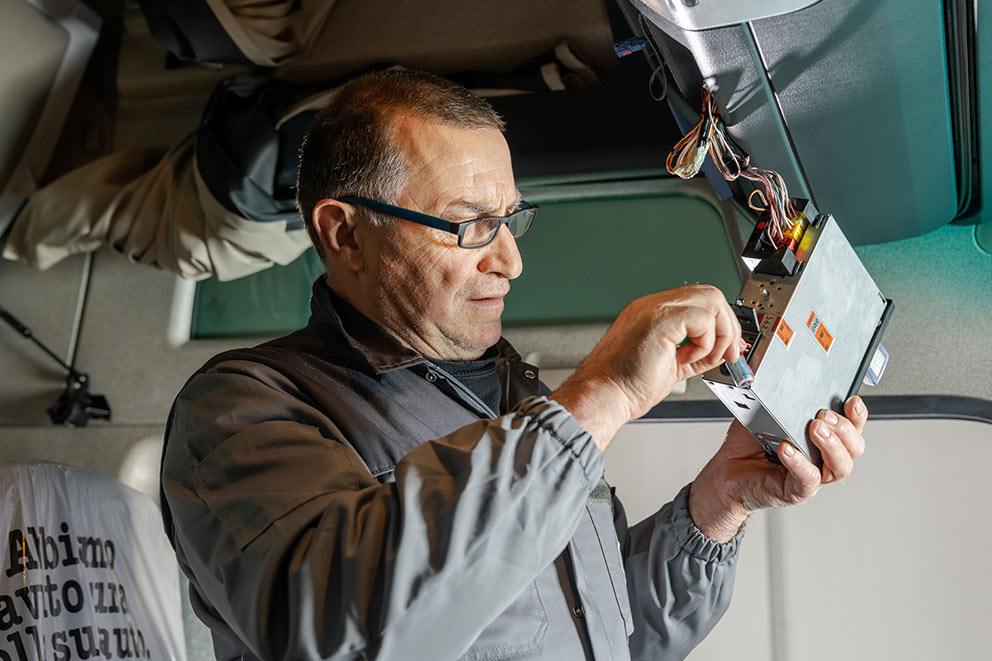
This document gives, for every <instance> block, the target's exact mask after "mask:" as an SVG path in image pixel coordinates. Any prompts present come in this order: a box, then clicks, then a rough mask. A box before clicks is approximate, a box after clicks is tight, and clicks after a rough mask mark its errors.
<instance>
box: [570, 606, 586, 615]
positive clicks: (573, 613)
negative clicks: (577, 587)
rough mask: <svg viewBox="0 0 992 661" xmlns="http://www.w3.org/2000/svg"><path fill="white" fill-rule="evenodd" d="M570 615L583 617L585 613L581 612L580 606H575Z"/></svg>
mask: <svg viewBox="0 0 992 661" xmlns="http://www.w3.org/2000/svg"><path fill="white" fill-rule="evenodd" d="M572 615H574V616H575V617H582V616H583V615H585V613H584V612H582V606H576V607H575V608H573V609H572Z"/></svg>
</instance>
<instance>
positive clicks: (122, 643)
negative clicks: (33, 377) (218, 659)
mask: <svg viewBox="0 0 992 661" xmlns="http://www.w3.org/2000/svg"><path fill="white" fill-rule="evenodd" d="M0 535H2V537H0V559H2V562H0V661H73V660H75V659H94V660H97V659H106V660H107V661H109V660H111V659H153V660H162V661H166V660H168V661H185V659H186V653H185V641H184V637H183V628H182V612H181V606H180V593H179V575H178V569H177V565H176V560H175V555H174V554H173V551H172V548H171V547H170V546H169V542H168V540H167V539H166V537H165V533H164V531H163V530H162V521H161V515H160V513H159V510H158V507H157V506H156V505H155V503H154V502H153V501H152V500H151V499H150V498H148V497H147V496H146V495H144V494H142V493H139V492H137V491H135V490H133V489H131V488H129V487H127V486H125V485H124V484H121V483H120V482H118V481H116V480H113V479H111V478H108V477H104V476H101V475H96V474H94V473H89V472H86V471H82V470H78V469H75V468H70V467H68V466H61V465H58V464H48V463H26V462H15V461H9V460H4V459H0Z"/></svg>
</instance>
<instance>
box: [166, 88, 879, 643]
mask: <svg viewBox="0 0 992 661" xmlns="http://www.w3.org/2000/svg"><path fill="white" fill-rule="evenodd" d="M502 129H503V126H502V123H501V121H500V119H499V118H498V116H497V115H496V114H495V113H494V112H493V110H492V109H491V108H490V107H489V106H488V104H486V103H485V102H484V101H482V100H481V99H478V98H476V97H474V96H472V95H471V94H469V93H468V92H467V91H466V90H464V89H462V88H460V87H458V86H456V85H453V84H451V83H448V82H446V81H444V80H441V79H438V78H436V77H434V76H431V75H428V74H423V73H416V72H408V71H407V72H383V73H375V74H370V75H366V76H364V77H361V78H358V79H356V80H354V81H352V82H350V83H349V84H347V85H346V86H344V87H343V88H342V89H341V90H340V92H339V93H338V94H337V95H336V96H335V98H334V100H333V101H332V102H331V103H330V105H329V106H328V107H327V108H326V109H325V110H324V111H323V112H322V113H321V114H320V115H319V116H318V118H317V119H316V121H315V122H314V125H313V127H312V128H311V130H310V133H309V135H308V136H307V139H306V143H305V145H304V148H303V151H302V155H301V162H300V174H299V188H298V199H299V205H300V209H301V213H302V214H303V217H304V219H305V220H306V222H307V224H308V227H309V230H310V233H311V237H312V239H313V242H314V246H315V247H316V249H317V251H318V253H319V254H320V256H321V257H322V259H323V261H324V263H325V265H326V268H327V274H326V277H322V278H320V279H319V280H318V281H317V282H316V283H315V284H314V287H313V298H312V315H311V318H310V322H309V324H308V326H307V327H306V328H304V329H302V330H300V331H297V332H296V333H293V334H292V335H289V336H287V337H284V338H281V339H279V340H275V341H273V342H268V343H266V344H263V345H261V346H258V347H255V348H253V349H243V350H238V351H231V352H227V353H224V354H221V355H220V356H217V357H216V358H214V359H213V360H211V361H210V362H209V363H207V365H205V366H204V367H203V368H201V370H200V371H199V372H197V373H196V374H195V375H194V376H193V377H192V378H191V379H190V381H189V382H188V383H187V384H186V386H185V387H184V389H183V391H182V393H181V394H180V395H179V397H178V399H177V400H176V403H175V406H174V407H173V411H172V415H171V416H170V424H169V431H168V433H167V446H166V449H165V452H164V457H163V468H162V490H163V498H162V503H163V509H164V515H165V520H166V528H167V531H168V533H169V535H170V537H171V539H172V541H173V544H174V546H175V548H176V553H177V555H178V557H179V561H180V564H181V566H182V568H183V571H184V572H185V573H186V574H187V576H189V578H190V583H191V586H190V596H191V598H192V600H193V605H194V607H195V609H196V612H197V613H198V615H199V616H200V618H201V619H203V620H204V622H206V623H207V625H209V626H210V628H211V629H212V630H213V635H214V645H215V652H216V654H217V657H218V658H219V659H242V658H264V659H318V658H319V659H331V658H333V659H371V658H380V659H425V660H437V659H458V658H465V659H503V658H507V659H509V658H512V659H568V660H573V659H627V658H631V657H633V658H640V659H661V658H665V659H668V658H682V657H684V656H685V655H686V654H687V653H688V652H689V650H690V649H692V647H693V646H694V645H695V644H697V643H698V642H699V641H700V640H701V639H702V638H703V636H705V635H706V634H707V633H708V632H709V631H710V629H712V627H713V625H714V624H715V623H716V621H717V620H718V619H719V617H720V616H721V615H722V613H723V612H724V610H725V609H726V607H727V605H728V603H729V600H730V595H731V591H732V586H733V576H734V567H735V562H736V556H737V549H738V545H739V543H740V539H741V536H742V534H743V532H742V531H743V524H744V522H745V520H746V519H747V517H748V514H749V513H750V511H751V510H753V509H754V508H757V507H773V506H778V505H782V504H787V503H797V502H800V501H803V500H805V499H807V498H809V497H810V496H812V495H813V494H814V493H815V492H816V491H817V489H818V488H819V487H820V485H821V484H823V483H826V482H830V481H834V480H839V479H842V478H844V477H845V476H847V474H848V473H849V472H850V471H851V468H852V464H853V460H854V458H855V457H857V456H858V455H860V454H861V452H862V451H863V448H864V441H863V438H862V435H861V428H862V426H863V424H864V421H865V419H866V415H867V412H866V411H865V409H864V406H863V404H862V403H861V401H860V400H858V399H857V398H854V399H853V400H852V401H850V402H848V403H847V408H846V412H847V417H840V416H836V415H834V414H833V413H829V412H824V413H822V414H821V415H820V416H818V419H817V420H815V421H813V422H812V424H811V425H810V430H811V439H812V441H813V442H814V443H815V444H816V445H817V446H818V447H819V448H820V449H821V451H822V453H823V457H824V462H825V463H824V469H823V471H822V473H821V471H819V470H817V468H816V467H815V466H813V465H812V464H810V463H809V462H807V461H806V460H805V459H804V458H803V457H802V456H801V455H800V453H798V452H796V451H795V450H794V449H793V448H792V447H791V446H790V445H788V444H783V445H782V446H781V447H780V450H779V458H780V460H781V463H782V465H781V466H776V465H773V464H771V463H769V462H767V461H766V460H765V459H764V457H763V454H762V452H761V450H760V448H759V447H758V445H757V444H756V443H755V442H754V440H753V439H752V438H751V437H750V436H749V435H748V434H747V432H746V431H745V430H743V428H741V427H739V426H736V425H734V426H731V428H730V431H729V432H728V434H727V438H726V441H725V442H724V444H723V446H722V447H721V448H720V450H719V451H718V452H717V454H716V455H715V456H714V457H713V459H712V460H711V461H710V462H709V463H708V464H707V465H706V467H705V468H704V469H703V470H702V472H701V473H700V474H699V476H698V477H697V478H696V480H695V481H694V482H693V483H692V484H691V485H689V486H687V487H686V488H684V489H683V490H682V491H681V492H680V493H679V494H678V495H676V496H675V498H674V500H673V501H672V502H671V503H670V504H668V505H665V506H664V507H662V508H661V509H660V510H659V511H658V512H657V513H656V514H655V515H653V516H651V517H649V518H648V519H647V520H645V521H643V522H641V523H639V524H637V525H636V526H633V527H628V526H627V523H626V521H625V519H624V516H623V511H622V509H621V508H620V505H619V503H618V502H617V501H616V499H615V498H613V496H612V492H611V489H610V488H609V487H608V486H607V485H606V483H605V482H604V481H603V458H602V451H603V450H605V449H606V447H607V446H608V445H609V443H610V441H611V440H612V438H613V436H614V434H615V433H616V431H617V430H618V429H619V428H620V426H621V425H623V424H624V423H626V422H627V421H629V420H632V419H634V418H637V417H639V416H640V415H643V414H644V413H645V412H646V411H647V410H648V409H649V408H650V407H651V406H653V405H654V404H655V403H657V402H658V401H660V400H661V399H662V398H663V397H665V395H667V394H668V392H669V391H670V389H671V387H672V385H673V384H674V383H675V382H676V381H678V380H680V379H684V378H687V377H690V376H693V375H695V374H698V373H699V372H702V371H703V370H705V369H708V368H710V367H712V366H715V365H718V364H720V363H721V362H722V361H724V360H731V359H734V358H735V357H736V356H737V355H738V352H739V350H740V348H741V347H740V343H741V340H740V328H739V327H738V325H737V322H736V320H735V318H734V315H733V314H732V312H731V310H730V308H729V307H728V305H727V303H726V301H724V299H723V297H722V296H721V294H720V293H719V292H718V291H717V290H715V289H713V288H710V287H703V286H694V287H682V288H679V289H676V290H672V291H668V292H662V293H658V294H654V295H651V296H647V297H645V298H642V299H639V300H637V301H634V302H633V303H631V304H630V305H629V306H628V307H627V308H626V309H625V310H624V311H623V312H622V313H621V314H620V316H619V317H618V319H617V320H616V322H615V323H614V324H613V326H612V328H611V329H610V331H609V332H608V333H607V335H606V336H605V337H604V338H603V340H602V341H601V342H600V343H599V344H598V345H597V346H596V348H595V349H594V350H593V352H592V353H591V354H590V355H589V356H588V357H587V358H586V359H585V360H584V361H583V362H582V364H581V365H580V366H579V367H578V369H577V370H576V372H575V374H574V375H573V376H572V377H571V378H570V379H569V380H568V381H567V382H566V383H565V384H564V385H562V386H561V387H560V388H559V389H558V390H556V391H555V392H552V393H548V391H547V390H546V389H544V388H543V387H542V386H541V384H540V382H539V380H538V379H537V370H536V368H534V367H532V366H529V365H526V364H524V363H523V362H522V361H521V360H520V357H519V356H518V354H517V353H516V352H515V351H514V350H513V349H512V348H511V347H510V346H509V344H508V343H507V342H506V341H505V340H502V339H501V338H500V332H501V326H500V315H501V312H502V310H503V298H504V296H505V295H506V294H507V292H508V290H509V288H510V281H511V280H513V279H514V278H516V277H517V276H518V275H519V274H520V272H521V268H522V264H521V260H520V255H519V253H518V252H517V247H516V242H515V241H516V238H518V237H520V236H521V235H522V234H523V233H524V232H526V231H527V229H528V228H529V227H530V225H531V223H532V222H533V220H534V215H535V213H536V209H535V208H534V207H532V206H530V205H527V204H526V203H525V202H523V201H522V200H521V199H520V193H519V192H518V191H517V189H516V187H515V186H514V181H513V173H512V169H511V166H510V154H509V151H508V149H507V145H506V142H505V140H504V139H503V135H502ZM608 222H609V221H608V219H604V233H606V232H608V227H606V226H605V225H606V224H608ZM686 337H689V338H690V342H689V343H687V344H685V345H684V346H680V345H681V343H682V340H683V339H684V338H686ZM618 541H619V543H618Z"/></svg>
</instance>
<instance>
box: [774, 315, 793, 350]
mask: <svg viewBox="0 0 992 661" xmlns="http://www.w3.org/2000/svg"><path fill="white" fill-rule="evenodd" d="M775 334H776V335H778V339H780V340H782V344H784V345H785V348H786V349H788V348H789V342H792V327H791V326H789V324H787V323H785V319H783V318H782V317H779V319H778V321H777V322H775Z"/></svg>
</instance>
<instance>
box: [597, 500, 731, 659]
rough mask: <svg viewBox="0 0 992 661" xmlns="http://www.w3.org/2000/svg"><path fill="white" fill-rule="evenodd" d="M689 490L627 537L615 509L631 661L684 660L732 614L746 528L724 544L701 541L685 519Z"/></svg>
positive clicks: (620, 512) (618, 508)
mask: <svg viewBox="0 0 992 661" xmlns="http://www.w3.org/2000/svg"><path fill="white" fill-rule="evenodd" d="M691 486H692V485H691V484H690V485H688V486H686V487H685V488H683V489H682V490H681V491H680V492H679V494H678V495H677V496H676V497H675V499H674V500H673V501H672V502H671V503H669V504H667V505H665V506H664V507H662V508H661V509H660V510H659V511H658V512H656V513H655V514H653V515H652V516H650V517H648V518H647V519H645V520H644V521H641V522H640V523H638V524H637V525H636V526H634V527H632V528H630V529H629V530H628V529H627V524H626V517H625V515H624V513H623V508H622V506H621V505H620V504H619V500H615V501H614V502H615V512H616V524H617V533H618V535H619V536H620V540H621V549H622V552H623V556H624V568H625V569H626V572H627V593H628V595H629V597H630V607H631V612H632V614H633V619H634V633H633V634H632V635H631V636H630V638H629V641H628V642H629V645H630V653H631V658H632V659H634V660H635V661H636V660H637V659H683V658H685V657H686V656H687V655H688V654H689V652H691V651H692V649H693V648H694V647H695V646H696V645H698V644H699V643H700V641H702V639H703V638H705V637H706V635H707V634H708V633H709V632H710V631H711V630H712V629H713V627H714V626H716V623H717V622H718V621H719V620H720V618H721V617H722V616H723V614H724V613H725V612H726V610H727V607H728V606H730V597H731V595H732V594H733V591H734V574H735V571H736V568H737V551H738V549H739V547H740V543H741V539H742V538H743V536H744V528H743V527H742V528H741V530H740V532H738V533H737V536H736V537H734V539H732V540H731V541H729V542H728V543H726V544H720V543H718V542H714V541H713V540H711V539H709V538H707V537H706V536H705V535H703V533H702V532H700V531H699V529H698V528H696V526H695V524H694V523H693V522H692V519H691V518H690V516H689V508H688V502H689V489H690V487H691Z"/></svg>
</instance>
